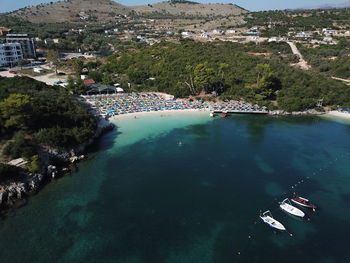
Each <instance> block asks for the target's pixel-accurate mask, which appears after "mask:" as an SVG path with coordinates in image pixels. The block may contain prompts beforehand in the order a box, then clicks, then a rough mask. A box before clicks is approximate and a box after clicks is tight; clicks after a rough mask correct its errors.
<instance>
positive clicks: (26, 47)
mask: <svg viewBox="0 0 350 263" xmlns="http://www.w3.org/2000/svg"><path fill="white" fill-rule="evenodd" d="M6 43H20V44H21V47H22V52H23V58H35V57H36V52H35V42H34V38H32V37H30V36H29V35H28V34H7V35H6Z"/></svg>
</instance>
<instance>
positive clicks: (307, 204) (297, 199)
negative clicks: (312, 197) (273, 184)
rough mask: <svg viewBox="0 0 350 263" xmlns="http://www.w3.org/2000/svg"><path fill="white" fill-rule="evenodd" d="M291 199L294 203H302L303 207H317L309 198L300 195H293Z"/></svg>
mask: <svg viewBox="0 0 350 263" xmlns="http://www.w3.org/2000/svg"><path fill="white" fill-rule="evenodd" d="M291 200H292V202H293V203H295V204H297V205H300V206H302V207H306V208H311V209H313V210H315V209H316V208H317V207H316V205H314V204H312V203H311V202H310V201H309V200H308V199H306V198H303V197H300V196H296V197H293V198H292V199H291Z"/></svg>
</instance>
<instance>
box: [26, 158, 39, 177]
mask: <svg viewBox="0 0 350 263" xmlns="http://www.w3.org/2000/svg"><path fill="white" fill-rule="evenodd" d="M39 169H40V160H39V155H33V156H32V158H31V162H30V165H29V167H28V170H29V171H30V172H32V173H34V172H37V171H39Z"/></svg>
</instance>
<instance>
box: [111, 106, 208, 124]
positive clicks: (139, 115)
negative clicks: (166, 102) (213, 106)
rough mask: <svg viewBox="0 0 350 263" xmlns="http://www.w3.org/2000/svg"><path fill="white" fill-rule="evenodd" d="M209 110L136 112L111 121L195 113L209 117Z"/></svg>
mask: <svg viewBox="0 0 350 263" xmlns="http://www.w3.org/2000/svg"><path fill="white" fill-rule="evenodd" d="M209 112H210V111H209V109H199V110H198V109H186V110H163V111H150V112H135V113H128V114H122V115H116V116H112V117H110V118H109V120H110V121H117V120H122V119H131V118H135V119H139V118H142V117H147V116H159V117H167V116H172V115H177V114H193V113H202V114H208V116H209Z"/></svg>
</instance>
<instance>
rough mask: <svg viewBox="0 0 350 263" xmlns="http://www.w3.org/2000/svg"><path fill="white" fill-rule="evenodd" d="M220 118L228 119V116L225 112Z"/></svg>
mask: <svg viewBox="0 0 350 263" xmlns="http://www.w3.org/2000/svg"><path fill="white" fill-rule="evenodd" d="M220 116H221V117H222V118H226V117H228V114H227V113H226V112H224V113H221V114H220Z"/></svg>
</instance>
